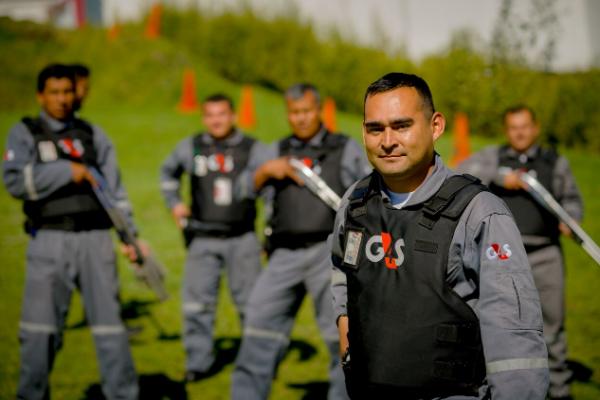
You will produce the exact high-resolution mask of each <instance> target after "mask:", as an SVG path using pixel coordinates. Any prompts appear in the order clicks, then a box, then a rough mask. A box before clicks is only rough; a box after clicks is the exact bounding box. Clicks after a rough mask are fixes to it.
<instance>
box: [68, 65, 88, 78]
mask: <svg viewBox="0 0 600 400" xmlns="http://www.w3.org/2000/svg"><path fill="white" fill-rule="evenodd" d="M70 67H71V68H72V69H73V74H74V75H75V77H76V78H89V77H90V69H89V67H88V66H87V65H83V64H71V65H70Z"/></svg>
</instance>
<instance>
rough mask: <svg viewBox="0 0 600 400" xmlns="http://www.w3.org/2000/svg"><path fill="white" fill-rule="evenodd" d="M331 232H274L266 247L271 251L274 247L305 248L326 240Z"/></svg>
mask: <svg viewBox="0 0 600 400" xmlns="http://www.w3.org/2000/svg"><path fill="white" fill-rule="evenodd" d="M330 233H331V232H314V233H298V234H293V233H274V234H273V235H271V236H270V237H269V238H268V239H267V241H268V249H269V251H270V252H272V251H273V250H275V249H290V250H297V249H305V248H308V247H311V246H313V245H315V244H318V243H322V242H324V241H326V240H327V237H328V236H329V234H330Z"/></svg>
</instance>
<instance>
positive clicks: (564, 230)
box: [558, 222, 573, 237]
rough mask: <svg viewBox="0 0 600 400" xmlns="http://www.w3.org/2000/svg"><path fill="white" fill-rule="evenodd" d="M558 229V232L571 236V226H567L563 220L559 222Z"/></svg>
mask: <svg viewBox="0 0 600 400" xmlns="http://www.w3.org/2000/svg"><path fill="white" fill-rule="evenodd" d="M558 230H559V231H560V233H562V234H563V235H565V236H566V237H571V236H573V231H572V230H571V228H569V226H568V225H567V224H565V223H564V222H560V223H559V224H558Z"/></svg>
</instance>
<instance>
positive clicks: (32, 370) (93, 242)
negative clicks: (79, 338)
mask: <svg viewBox="0 0 600 400" xmlns="http://www.w3.org/2000/svg"><path fill="white" fill-rule="evenodd" d="M115 261H116V259H115V253H114V250H113V242H112V238H111V235H110V232H109V231H108V230H95V231H87V232H66V231H58V230H40V231H39V232H38V233H37V235H36V237H35V238H32V239H31V241H30V243H29V247H28V250H27V275H26V281H25V294H24V300H23V309H22V315H21V321H20V323H19V327H20V331H19V340H20V342H21V372H20V377H19V387H18V391H17V397H18V398H20V399H42V398H48V397H49V387H48V375H49V373H50V371H51V370H52V364H53V361H54V358H55V356H56V353H57V351H58V350H59V349H60V347H61V345H62V333H63V330H64V325H65V318H66V316H67V311H68V309H69V303H70V300H71V294H72V292H73V289H75V288H78V289H79V290H80V291H81V294H82V297H83V303H84V307H85V313H86V318H87V321H88V323H89V325H90V327H91V330H92V335H93V337H94V343H95V345H96V355H97V357H98V361H99V364H100V373H101V375H102V391H103V392H104V395H105V396H106V398H107V399H109V400H110V399H137V397H138V385H137V377H136V373H135V369H134V366H133V360H132V358H131V353H130V351H129V343H128V338H127V332H126V330H125V328H124V326H123V323H122V321H121V319H120V315H119V314H120V308H119V302H118V300H117V296H118V280H117V273H116V268H115Z"/></svg>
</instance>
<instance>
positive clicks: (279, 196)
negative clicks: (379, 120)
mask: <svg viewBox="0 0 600 400" xmlns="http://www.w3.org/2000/svg"><path fill="white" fill-rule="evenodd" d="M347 141H348V138H347V137H346V136H344V135H342V134H331V133H330V132H327V133H326V135H325V136H324V137H323V141H322V143H321V144H318V145H311V144H308V143H302V144H301V145H300V146H295V145H293V144H292V137H288V138H286V139H284V140H282V141H281V142H280V144H279V154H280V155H281V156H291V157H295V158H298V159H301V160H303V161H304V162H305V164H307V165H308V166H309V167H311V168H312V169H313V170H314V171H315V172H316V173H318V175H319V176H320V177H321V178H322V179H323V180H324V181H325V182H326V183H327V184H328V185H329V187H331V189H333V191H334V192H336V193H337V194H339V195H340V196H341V195H342V194H343V193H344V186H343V184H342V180H341V177H340V170H341V167H340V165H341V159H342V154H343V151H344V147H345V145H346V142H347ZM274 186H275V199H274V202H273V215H272V218H271V221H270V226H271V229H272V235H271V238H270V240H271V243H274V245H273V247H287V246H293V245H294V244H298V243H300V242H306V243H310V242H312V243H316V242H320V241H322V240H325V239H327V236H328V235H329V234H330V233H331V231H332V229H333V223H334V220H335V212H334V211H333V210H332V209H331V208H330V207H329V206H328V205H326V204H325V203H324V202H323V201H322V200H320V199H319V198H318V197H317V196H315V195H314V194H313V193H311V192H310V191H309V190H308V189H306V188H304V187H300V186H298V185H297V184H296V183H294V182H293V181H292V180H291V179H286V180H284V181H277V182H275V184H274Z"/></svg>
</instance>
